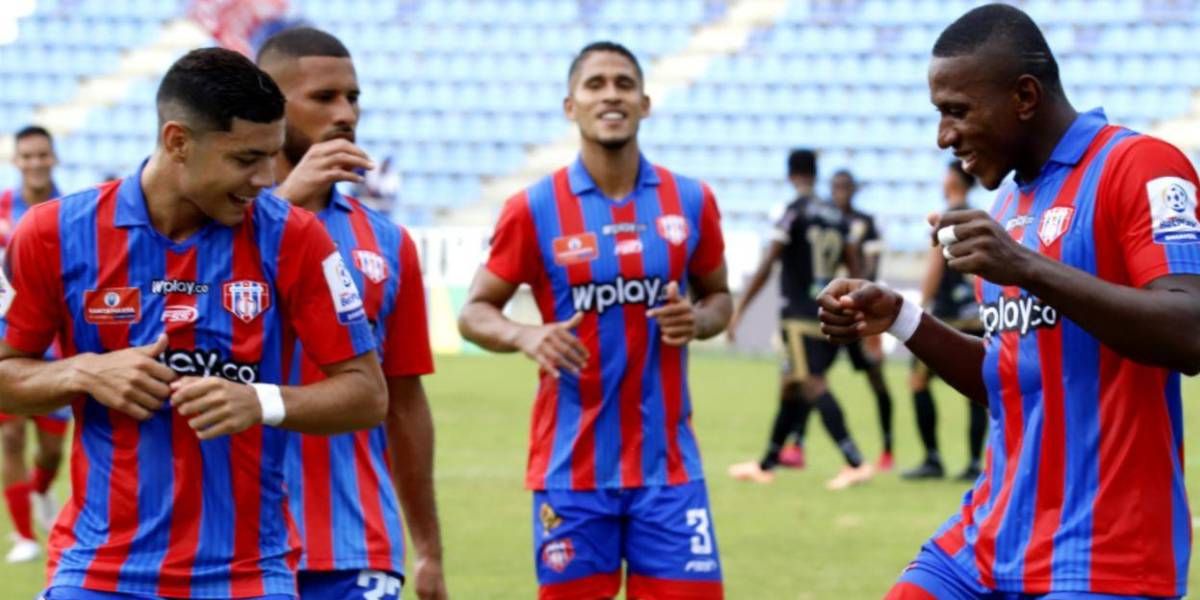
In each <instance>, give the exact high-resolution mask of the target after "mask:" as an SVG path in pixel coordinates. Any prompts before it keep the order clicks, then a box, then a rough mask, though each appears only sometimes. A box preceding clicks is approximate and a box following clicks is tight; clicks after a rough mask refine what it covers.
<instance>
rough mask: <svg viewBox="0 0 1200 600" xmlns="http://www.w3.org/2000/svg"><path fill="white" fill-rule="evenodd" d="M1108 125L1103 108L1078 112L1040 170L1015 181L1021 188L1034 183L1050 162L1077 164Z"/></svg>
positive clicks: (1047, 168)
mask: <svg viewBox="0 0 1200 600" xmlns="http://www.w3.org/2000/svg"><path fill="white" fill-rule="evenodd" d="M1106 125H1108V116H1106V115H1105V114H1104V109H1103V108H1100V107H1097V108H1093V109H1092V110H1089V111H1087V112H1084V113H1080V114H1079V115H1078V116H1076V117H1075V121H1074V122H1073V123H1071V126H1070V127H1068V128H1067V132H1066V133H1064V134H1063V136H1062V139H1060V140H1058V144H1057V145H1055V146H1054V151H1053V152H1051V153H1050V160H1048V161H1046V164H1045V165H1043V166H1042V170H1041V171H1040V172H1039V173H1038V176H1037V178H1036V179H1034V180H1033V181H1028V182H1023V181H1019V180H1018V181H1017V183H1018V185H1020V187H1021V189H1023V190H1025V189H1028V188H1029V186H1030V185H1032V184H1034V183H1036V182H1037V181H1038V180H1040V179H1041V178H1042V175H1044V174H1046V173H1047V172H1049V167H1050V165H1051V163H1053V164H1059V165H1065V166H1068V167H1073V166H1075V165H1077V164H1079V161H1080V159H1082V158H1083V153H1084V152H1087V149H1088V146H1091V145H1092V140H1094V139H1096V136H1097V135H1099V133H1100V130H1101V129H1104V127H1105V126H1106Z"/></svg>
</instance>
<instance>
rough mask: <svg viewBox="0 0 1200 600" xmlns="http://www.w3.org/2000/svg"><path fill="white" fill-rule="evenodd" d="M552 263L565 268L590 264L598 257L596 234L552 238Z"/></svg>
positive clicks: (588, 233) (598, 247)
mask: <svg viewBox="0 0 1200 600" xmlns="http://www.w3.org/2000/svg"><path fill="white" fill-rule="evenodd" d="M553 246H554V247H553V250H554V263H555V264H557V265H559V266H561V267H566V266H568V265H577V264H580V263H585V262H591V261H593V260H596V258H597V257H598V256H600V245H599V244H598V243H597V241H596V234H594V233H591V232H587V233H579V234H575V235H564V236H562V237H556V238H554V243H553Z"/></svg>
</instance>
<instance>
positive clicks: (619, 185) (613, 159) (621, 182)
mask: <svg viewBox="0 0 1200 600" xmlns="http://www.w3.org/2000/svg"><path fill="white" fill-rule="evenodd" d="M580 157H581V158H582V160H583V166H584V168H585V169H587V172H588V175H591V177H592V181H594V182H596V187H598V188H600V191H601V192H602V193H603V194H604V195H605V196H606V197H608V198H611V199H613V200H621V199H624V198H626V197H628V196H629V195H630V194H632V193H633V188H634V187H635V186H636V185H637V180H638V165H639V164H641V153H640V152H639V151H638V145H637V140H631V141H630V142H629V143H627V144H625V145H624V146H622V147H620V148H617V149H616V150H610V149H608V148H605V147H603V146H601V145H600V144H594V143H588V142H584V144H583V150H582V151H581V152H580Z"/></svg>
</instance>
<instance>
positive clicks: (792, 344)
mask: <svg viewBox="0 0 1200 600" xmlns="http://www.w3.org/2000/svg"><path fill="white" fill-rule="evenodd" d="M780 334H781V335H782V336H783V348H784V352H783V364H782V365H781V370H782V371H783V375H784V377H787V378H788V379H790V380H791V381H804V380H805V379H808V378H809V377H810V376H813V375H817V376H820V375H824V374H825V372H826V371H828V370H829V367H830V365H832V364H833V361H834V359H836V358H837V355H838V352H839V351H840V350H841V348H842V347H843V346H839V345H837V344H834V343H833V342H830V341H829V340H827V339H825V335H824V334H823V333H821V326H820V324H819V323H818V322H817V321H815V320H808V319H784V320H783V323H782V324H781V327H780ZM845 348H846V353H847V354H849V355H850V364H852V365H854V370H856V371H865V370H866V369H868V368H869V367H871V365H873V364H874V363H873V362H872V361H871V359H869V358H867V355H866V353H864V352H863V344H862V342H861V341H860V342H854V343H853V344H847V345H846V346H845Z"/></svg>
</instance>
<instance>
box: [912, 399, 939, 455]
mask: <svg viewBox="0 0 1200 600" xmlns="http://www.w3.org/2000/svg"><path fill="white" fill-rule="evenodd" d="M913 412H915V413H916V415H917V432H918V433H920V434H921V443H922V444H924V446H925V458H926V462H929V458H930V457H932V456H934V455H937V454H938V441H937V407H935V406H934V404H933V394H932V393H931V392H930V391H929V389H928V388H926V389H923V390H921V391H919V392H913Z"/></svg>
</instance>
